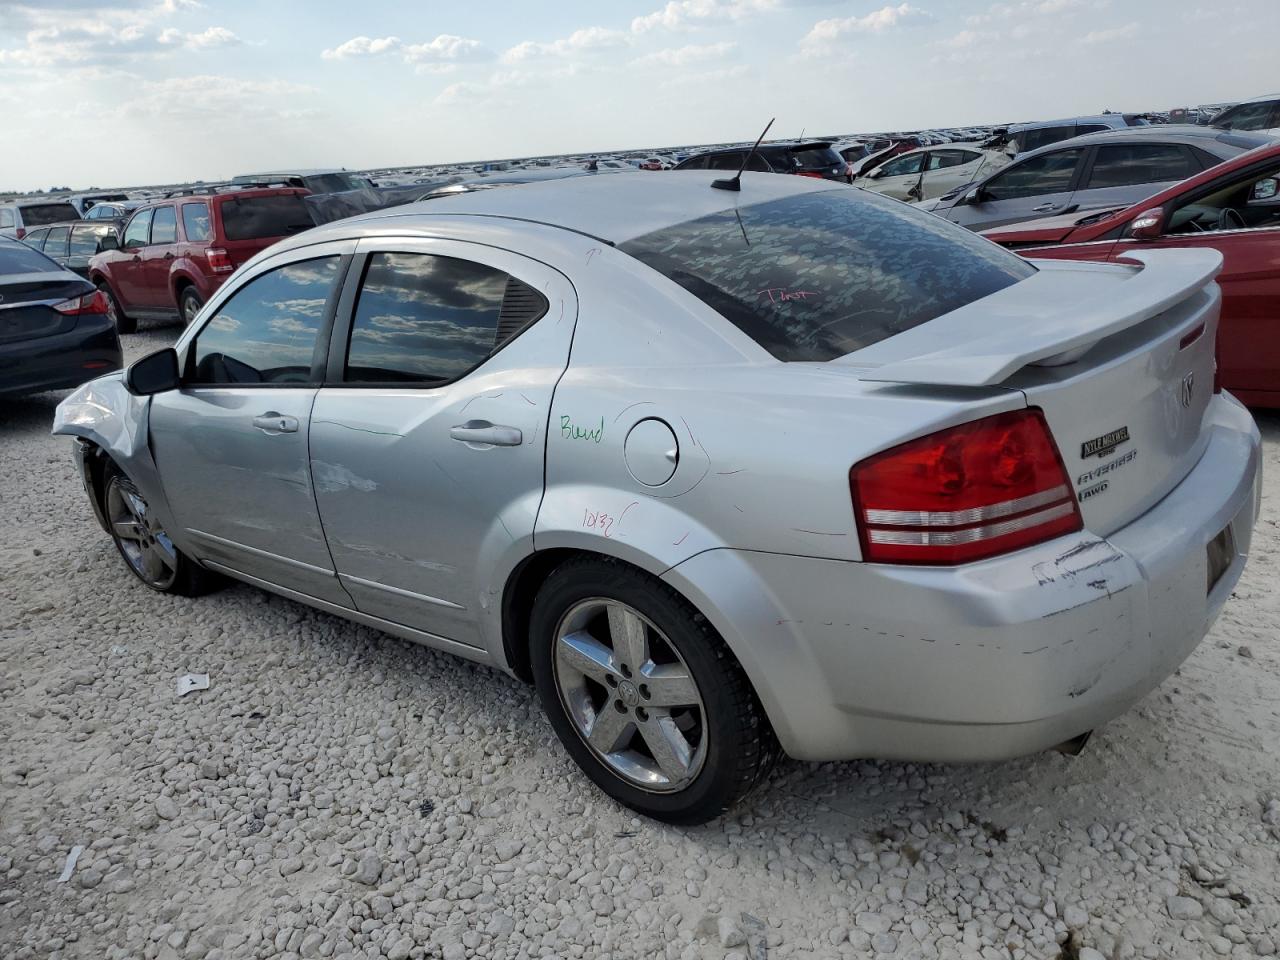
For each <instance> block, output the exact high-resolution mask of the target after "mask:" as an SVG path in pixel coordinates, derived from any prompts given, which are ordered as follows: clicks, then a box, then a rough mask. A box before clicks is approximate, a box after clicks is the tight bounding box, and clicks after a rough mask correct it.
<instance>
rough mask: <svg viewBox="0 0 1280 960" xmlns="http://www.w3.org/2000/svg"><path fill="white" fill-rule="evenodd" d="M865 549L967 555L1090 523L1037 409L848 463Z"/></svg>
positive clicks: (923, 560)
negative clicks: (1087, 521) (1084, 519)
mask: <svg viewBox="0 0 1280 960" xmlns="http://www.w3.org/2000/svg"><path fill="white" fill-rule="evenodd" d="M849 489H850V492H851V493H852V495H853V509H854V513H855V515H856V517H857V522H858V535H859V537H860V538H861V540H862V555H863V557H864V559H866V560H868V561H870V562H874V563H905V564H927V565H945V564H959V563H970V562H972V561H974V560H981V559H984V558H986V557H992V556H996V555H997V554H1001V553H1008V552H1009V551H1012V550H1018V549H1021V548H1023V547H1028V546H1031V545H1032V544H1035V543H1040V542H1042V541H1044V540H1049V539H1052V538H1053V537H1058V536H1061V535H1063V534H1066V533H1071V532H1073V531H1076V530H1079V529H1081V528H1082V527H1083V521H1082V519H1081V517H1080V507H1079V504H1078V502H1077V501H1076V496H1075V493H1074V492H1073V490H1072V488H1071V478H1070V477H1069V476H1068V474H1067V471H1066V467H1065V466H1064V465H1063V463H1062V456H1061V454H1060V453H1059V452H1058V447H1057V444H1055V443H1054V441H1053V435H1052V434H1051V433H1050V432H1049V425H1048V424H1047V423H1046V422H1045V419H1044V414H1043V413H1042V412H1041V411H1040V410H1038V409H1029V410H1017V411H1014V412H1011V413H1002V414H997V415H996V416H993V417H986V418H984V419H982V420H975V421H973V422H972V423H966V424H962V425H960V426H958V427H951V428H949V429H947V430H943V431H940V432H938V433H934V434H930V435H929V436H926V437H921V438H920V439H918V440H911V441H909V442H907V443H904V444H901V445H900V446H897V447H893V448H891V449H889V450H885V451H884V452H882V453H878V454H876V455H875V456H873V457H870V458H868V459H867V460H864V461H862V462H861V463H859V464H857V465H856V466H854V467H853V469H851V470H850V471H849Z"/></svg>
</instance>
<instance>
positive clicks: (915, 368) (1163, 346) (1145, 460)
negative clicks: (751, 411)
mask: <svg viewBox="0 0 1280 960" xmlns="http://www.w3.org/2000/svg"><path fill="white" fill-rule="evenodd" d="M1171 253H1172V254H1175V255H1174V256H1170V254H1171ZM1184 253H1186V254H1190V256H1182V254H1184ZM1134 259H1135V260H1138V261H1139V262H1140V266H1136V267H1131V266H1116V265H1098V264H1084V263H1069V262H1061V263H1059V262H1051V261H1045V262H1043V263H1040V264H1037V265H1038V266H1039V267H1040V268H1041V269H1040V272H1039V273H1037V274H1036V276H1034V277H1031V278H1029V279H1027V280H1024V281H1022V282H1020V283H1017V284H1014V285H1013V286H1011V287H1008V288H1006V289H1004V290H1002V291H1000V292H998V293H995V294H993V295H991V296H989V297H986V298H984V299H982V300H979V301H975V302H974V303H972V304H970V305H968V306H966V307H962V308H961V309H959V310H955V311H953V312H952V313H950V314H947V315H945V316H942V317H939V318H937V319H936V320H934V321H931V322H929V323H925V324H922V325H920V326H919V327H916V328H913V329H912V330H908V331H906V332H905V333H902V334H899V335H898V336H896V337H892V338H890V339H889V340H886V341H882V342H881V343H879V344H875V345H874V346H872V347H868V348H867V349H865V350H860V351H858V352H856V353H853V354H850V355H849V356H847V357H842V358H840V359H839V360H836V361H833V362H834V363H849V364H856V365H859V366H863V365H865V366H866V369H864V370H862V371H861V373H860V377H861V378H862V379H864V380H872V381H887V382H896V383H914V384H937V385H949V386H968V387H984V386H985V387H990V386H1000V387H1003V388H1006V389H1017V390H1021V391H1022V392H1023V393H1024V394H1025V395H1026V397H1027V402H1028V404H1029V405H1031V406H1034V407H1039V408H1040V409H1042V410H1043V411H1044V414H1045V419H1046V420H1047V421H1048V423H1049V427H1050V429H1051V430H1052V431H1053V434H1054V437H1055V439H1056V440H1057V443H1058V447H1059V449H1060V451H1061V453H1062V459H1063V462H1064V464H1065V466H1066V468H1067V471H1068V473H1069V474H1070V476H1071V481H1072V486H1073V488H1074V489H1075V492H1076V496H1077V497H1078V498H1079V500H1080V510H1081V513H1082V514H1083V516H1084V520H1085V524H1086V526H1087V527H1088V528H1089V529H1090V530H1092V531H1093V532H1095V533H1097V534H1099V535H1102V536H1105V535H1107V534H1108V533H1111V532H1112V531H1114V530H1116V529H1118V528H1119V527H1121V526H1123V525H1124V524H1126V523H1128V522H1130V521H1132V520H1133V519H1134V518H1136V517H1138V516H1140V515H1141V514H1142V513H1144V512H1145V511H1146V510H1148V509H1150V507H1151V506H1153V505H1154V504H1155V503H1156V502H1158V501H1159V500H1160V499H1161V498H1162V497H1164V496H1165V494H1167V493H1168V492H1169V491H1170V490H1171V489H1173V487H1174V486H1176V485H1177V483H1178V482H1179V481H1180V480H1181V479H1182V478H1183V477H1184V476H1186V474H1187V473H1188V472H1190V470H1191V468H1192V467H1193V466H1194V465H1195V463H1196V461H1197V460H1199V458H1200V455H1201V454H1202V453H1203V451H1204V445H1205V443H1206V442H1207V437H1206V436H1205V435H1204V431H1203V421H1204V417H1205V413H1206V411H1207V409H1208V404H1209V401H1210V398H1211V396H1212V392H1213V380H1214V342H1215V339H1216V334H1217V325H1218V309H1219V304H1220V293H1219V291H1218V288H1217V286H1216V285H1215V284H1213V282H1212V281H1213V278H1214V276H1216V274H1217V272H1218V271H1219V270H1220V269H1221V264H1222V260H1221V256H1220V255H1219V254H1218V253H1216V252H1215V251H1205V250H1195V251H1191V250H1187V251H1181V250H1179V251H1168V252H1159V253H1139V254H1135V255H1134ZM1046 304H1049V306H1048V308H1046Z"/></svg>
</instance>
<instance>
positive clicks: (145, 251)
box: [136, 203, 178, 310]
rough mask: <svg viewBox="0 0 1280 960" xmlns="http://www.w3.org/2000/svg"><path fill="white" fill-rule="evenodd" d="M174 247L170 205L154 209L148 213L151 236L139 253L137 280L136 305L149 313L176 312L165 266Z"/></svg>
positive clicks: (175, 236) (174, 215)
mask: <svg viewBox="0 0 1280 960" xmlns="http://www.w3.org/2000/svg"><path fill="white" fill-rule="evenodd" d="M177 247H178V218H177V210H176V209H174V206H173V204H171V203H169V204H165V205H164V206H161V207H156V208H154V210H153V211H152V214H151V235H150V238H149V240H148V242H147V245H146V246H145V247H143V248H142V250H141V251H140V253H141V256H142V270H141V281H140V283H139V290H138V294H137V296H138V299H137V302H136V305H137V306H139V307H146V308H147V309H149V310H166V309H173V310H176V309H177V308H178V305H177V304H176V303H175V302H174V299H173V290H172V289H171V288H170V286H169V267H170V266H171V265H172V264H173V258H174V256H175V254H176V251H177Z"/></svg>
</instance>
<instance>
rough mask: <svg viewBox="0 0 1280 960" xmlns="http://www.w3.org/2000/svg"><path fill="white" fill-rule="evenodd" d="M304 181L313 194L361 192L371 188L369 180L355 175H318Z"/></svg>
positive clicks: (305, 178) (304, 178)
mask: <svg viewBox="0 0 1280 960" xmlns="http://www.w3.org/2000/svg"><path fill="white" fill-rule="evenodd" d="M302 179H303V183H305V184H306V185H307V189H308V190H310V191H311V192H312V193H341V192H342V191H344V190H360V189H362V188H364V187H367V186H369V181H368V180H366V179H365V178H364V177H358V176H356V175H355V174H354V173H318V174H316V175H315V176H311V177H303V178H302Z"/></svg>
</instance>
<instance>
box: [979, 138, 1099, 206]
mask: <svg viewBox="0 0 1280 960" xmlns="http://www.w3.org/2000/svg"><path fill="white" fill-rule="evenodd" d="M1083 152H1084V151H1082V150H1059V151H1057V152H1056V153H1049V154H1045V155H1044V156H1041V157H1032V158H1031V159H1030V160H1024V161H1023V162H1022V163H1019V164H1015V165H1014V166H1012V167H1010V168H1009V169H1008V170H1006V171H1004V172H1003V173H1001V174H999V175H997V176H994V177H992V178H991V179H990V180H988V181H987V184H986V186H985V187H984V188H983V192H984V193H985V194H986V198H987V199H988V200H1016V199H1018V198H1019V197H1036V196H1039V195H1040V194H1043V193H1062V192H1063V191H1065V190H1067V189H1068V188H1069V187H1070V186H1071V178H1072V177H1073V176H1074V175H1075V171H1076V164H1077V163H1079V161H1080V155H1081V154H1082V153H1083Z"/></svg>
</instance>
